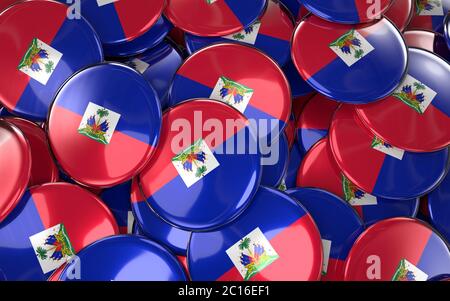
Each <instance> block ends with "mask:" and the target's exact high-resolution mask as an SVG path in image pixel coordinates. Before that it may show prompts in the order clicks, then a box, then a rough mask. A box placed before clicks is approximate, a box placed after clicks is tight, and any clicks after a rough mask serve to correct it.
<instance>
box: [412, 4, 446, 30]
mask: <svg viewBox="0 0 450 301" xmlns="http://www.w3.org/2000/svg"><path fill="white" fill-rule="evenodd" d="M415 2H416V5H415V10H416V11H415V14H414V17H413V19H412V21H411V23H410V24H409V26H408V29H426V30H433V31H436V32H442V30H443V22H444V18H445V15H446V14H447V13H448V12H449V11H450V0H415Z"/></svg>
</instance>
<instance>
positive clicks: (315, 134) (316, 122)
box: [297, 94, 339, 154]
mask: <svg viewBox="0 0 450 301" xmlns="http://www.w3.org/2000/svg"><path fill="white" fill-rule="evenodd" d="M338 107H339V103H338V102H336V101H333V100H331V99H329V98H327V97H326V96H323V95H321V94H317V95H316V96H314V97H313V98H311V99H310V100H309V101H308V102H307V103H306V105H305V107H304V108H303V110H302V113H301V114H300V118H299V119H298V121H297V141H298V143H299V145H300V150H301V151H302V152H303V153H304V154H305V153H306V152H307V151H308V150H309V149H310V148H311V147H312V146H313V145H314V144H315V143H316V142H317V141H319V140H320V139H322V138H323V137H326V136H327V135H328V129H329V128H330V124H331V119H332V118H333V115H334V112H335V111H336V109H337V108H338Z"/></svg>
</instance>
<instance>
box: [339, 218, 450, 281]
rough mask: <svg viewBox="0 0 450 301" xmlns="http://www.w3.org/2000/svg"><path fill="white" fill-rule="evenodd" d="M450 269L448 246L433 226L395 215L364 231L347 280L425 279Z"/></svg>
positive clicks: (349, 260)
mask: <svg viewBox="0 0 450 301" xmlns="http://www.w3.org/2000/svg"><path fill="white" fill-rule="evenodd" d="M449 270H450V253H449V250H448V247H447V246H446V243H445V242H444V241H443V240H442V239H441V237H440V236H439V235H438V234H436V233H435V232H434V231H433V229H432V228H430V227H429V226H428V225H427V224H425V223H424V222H421V221H419V220H415V219H409V218H392V219H388V220H384V221H381V222H379V223H377V224H375V225H373V226H371V227H370V228H368V229H367V230H366V231H364V232H363V233H362V234H361V236H360V237H359V238H358V240H357V241H356V242H355V244H354V245H353V248H352V250H351V251H350V254H349V256H348V258H347V261H346V265H345V280H353V281H377V280H378V281H380V280H382V281H391V280H393V281H425V280H427V279H428V278H432V277H434V276H437V275H440V274H444V273H448V271H449Z"/></svg>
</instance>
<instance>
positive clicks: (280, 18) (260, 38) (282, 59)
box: [185, 0, 294, 66]
mask: <svg viewBox="0 0 450 301" xmlns="http://www.w3.org/2000/svg"><path fill="white" fill-rule="evenodd" d="M293 32H294V23H293V21H292V19H291V16H290V15H289V12H288V11H287V10H286V8H284V6H283V5H282V4H281V3H279V2H276V1H274V0H268V5H267V10H266V11H265V13H264V14H263V15H262V17H261V18H259V19H258V20H256V21H255V22H254V23H253V24H251V25H250V26H248V27H246V28H244V29H243V30H241V31H239V32H234V33H231V34H229V35H225V36H222V37H200V36H195V35H192V34H189V33H188V34H186V35H185V40H186V47H187V50H188V51H189V53H193V52H195V51H197V50H199V49H201V48H204V47H206V46H208V45H211V44H214V43H226V42H231V43H232V42H238V43H243V44H247V45H251V46H254V47H256V48H257V49H259V50H261V51H263V52H264V53H266V54H267V55H268V56H270V57H271V58H272V59H274V60H275V61H276V62H277V63H278V65H280V66H284V65H285V64H286V63H287V61H288V60H289V59H290V53H291V45H290V42H291V36H292V33H293Z"/></svg>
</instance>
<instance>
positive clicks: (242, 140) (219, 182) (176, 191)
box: [139, 67, 261, 231]
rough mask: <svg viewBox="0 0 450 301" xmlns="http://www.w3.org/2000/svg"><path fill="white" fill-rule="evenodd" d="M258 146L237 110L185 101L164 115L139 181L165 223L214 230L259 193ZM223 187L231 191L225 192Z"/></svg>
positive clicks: (213, 103)
mask: <svg viewBox="0 0 450 301" xmlns="http://www.w3.org/2000/svg"><path fill="white" fill-rule="evenodd" d="M197 68H198V67H197ZM199 69H200V68H199ZM257 146H258V137H257V136H256V132H255V128H254V127H253V126H252V125H251V124H250V122H249V121H248V120H247V118H245V116H244V115H242V114H241V113H240V112H239V111H237V110H235V109H233V108H232V107H230V106H228V105H227V104H224V103H222V102H219V101H215V100H204V99H197V100H192V101H187V102H184V103H182V104H179V105H177V106H175V107H172V108H170V109H168V110H167V111H166V112H165V113H164V115H163V122H162V130H161V139H160V142H159V144H158V148H157V149H156V152H155V155H154V156H153V158H152V159H151V160H150V162H149V163H148V164H147V166H146V167H145V168H144V170H143V171H142V173H141V174H140V175H139V184H140V186H141V188H142V192H143V194H144V196H145V197H146V200H147V202H148V204H149V205H150V207H151V208H152V209H153V210H154V211H155V212H156V214H158V215H159V216H160V217H161V218H163V219H164V220H165V221H166V222H168V223H170V224H172V225H175V226H177V227H179V228H182V229H185V230H190V231H194V230H208V229H212V228H216V227H219V226H222V225H224V224H226V223H228V222H230V221H232V220H233V219H235V218H236V217H238V216H239V214H241V213H242V211H243V210H244V209H245V208H246V207H247V206H248V205H249V203H250V200H251V199H252V197H253V195H254V194H255V192H256V190H257V188H258V185H259V183H260V175H261V165H260V164H261V162H260V160H261V156H260V154H259V152H258V151H257ZM224 187H232V188H233V189H228V190H227V192H226V193H223V189H224Z"/></svg>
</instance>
